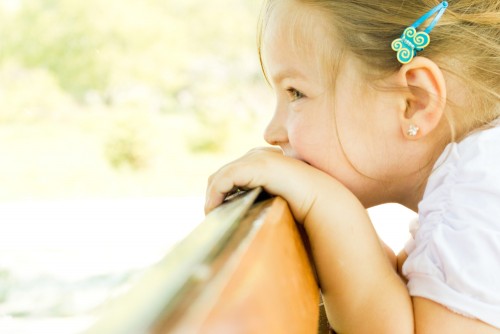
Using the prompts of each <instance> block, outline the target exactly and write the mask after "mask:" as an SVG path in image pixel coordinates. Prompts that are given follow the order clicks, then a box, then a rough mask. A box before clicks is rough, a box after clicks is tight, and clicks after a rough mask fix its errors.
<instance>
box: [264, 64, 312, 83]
mask: <svg viewBox="0 0 500 334" xmlns="http://www.w3.org/2000/svg"><path fill="white" fill-rule="evenodd" d="M285 78H294V79H295V78H299V79H305V78H306V77H305V75H303V74H302V73H300V72H299V71H297V70H293V69H290V68H286V69H283V70H280V71H278V72H277V73H275V74H274V75H271V79H272V81H273V82H274V83H276V84H279V83H281V82H282V81H283V80H284V79H285Z"/></svg>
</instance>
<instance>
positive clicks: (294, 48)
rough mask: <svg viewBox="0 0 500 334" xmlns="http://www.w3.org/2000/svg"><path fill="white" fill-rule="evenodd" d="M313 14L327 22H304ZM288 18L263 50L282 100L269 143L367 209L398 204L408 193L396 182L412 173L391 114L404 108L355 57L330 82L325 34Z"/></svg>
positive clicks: (275, 26)
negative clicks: (367, 76)
mask: <svg viewBox="0 0 500 334" xmlns="http://www.w3.org/2000/svg"><path fill="white" fill-rule="evenodd" d="M280 9H283V8H280ZM285 10H286V8H285ZM288 10H294V9H293V8H288ZM295 10H297V9H295ZM276 12H278V10H276ZM287 14H288V13H287ZM309 14H310V15H317V16H318V17H317V18H312V20H313V21H314V22H315V23H318V22H320V20H321V17H319V16H320V13H314V12H311V13H308V14H303V15H309ZM286 16H287V15H282V14H274V15H273V16H272V17H271V19H270V21H269V24H268V26H267V29H266V31H265V35H264V40H263V45H262V50H263V64H264V67H265V70H266V74H267V76H268V78H269V81H270V82H271V85H272V87H273V90H274V92H275V94H276V109H275V112H274V116H273V118H272V120H271V122H270V123H269V125H268V127H267V129H266V131H265V135H264V137H265V139H266V141H267V142H268V143H270V144H272V145H279V146H280V147H281V148H282V149H283V151H284V153H285V155H287V156H291V157H293V158H296V159H299V160H302V161H304V162H306V163H308V164H310V165H312V166H314V167H316V168H318V169H320V170H323V171H324V172H326V173H328V174H330V175H332V176H333V177H335V178H336V179H338V180H339V181H340V182H342V183H343V184H344V185H345V186H346V187H348V188H349V189H350V190H351V191H352V192H353V193H354V194H355V195H356V196H357V197H358V198H359V199H360V200H361V201H362V203H363V204H364V205H365V206H366V207H369V206H373V205H376V204H380V203H383V202H388V201H398V196H400V194H399V192H400V191H401V187H400V186H398V184H399V183H398V182H394V180H399V179H403V176H404V175H405V173H406V171H404V166H403V163H402V162H401V156H400V154H399V153H400V152H398V148H399V147H400V145H398V142H399V141H402V140H403V136H402V135H401V130H400V127H399V123H398V116H397V113H395V112H392V110H394V109H395V108H396V107H400V106H396V105H395V103H400V102H395V101H394V100H396V99H393V98H391V93H390V92H387V91H385V92H382V90H376V89H374V88H372V87H370V86H369V85H367V84H366V82H365V81H364V80H363V78H362V75H361V73H360V71H359V70H358V69H359V68H360V64H358V62H357V60H356V59H355V58H354V57H353V56H349V55H346V56H345V57H343V60H342V62H341V65H340V68H339V71H337V72H338V73H337V77H335V78H331V77H330V76H333V73H332V72H333V71H332V70H329V69H325V68H324V67H325V66H322V62H321V60H319V59H318V58H321V57H322V55H321V52H322V51H320V47H321V46H318V44H319V43H328V42H327V41H326V40H327V39H328V38H327V37H325V36H327V34H326V32H325V29H322V28H321V24H315V25H306V21H305V20H300V19H299V20H294V21H291V20H287V19H286ZM309 19H311V18H309ZM289 22H293V24H292V23H289ZM312 27H313V28H312ZM314 43H316V45H315V44H314ZM332 79H333V80H332ZM330 82H334V87H332V84H331V83H330ZM394 141H396V142H394ZM406 174H407V173H406ZM389 180H391V182H389Z"/></svg>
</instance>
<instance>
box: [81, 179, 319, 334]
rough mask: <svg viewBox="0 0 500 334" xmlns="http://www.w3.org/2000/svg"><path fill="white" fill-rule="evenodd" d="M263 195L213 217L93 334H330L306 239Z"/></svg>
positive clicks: (283, 207) (255, 193)
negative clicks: (323, 314) (323, 317)
mask: <svg viewBox="0 0 500 334" xmlns="http://www.w3.org/2000/svg"><path fill="white" fill-rule="evenodd" d="M259 195H262V194H261V191H260V189H254V190H252V191H249V192H247V193H245V194H243V195H241V196H238V197H237V198H235V199H233V200H230V201H228V202H226V203H224V204H223V205H221V206H220V207H219V208H217V209H216V210H214V211H213V212H212V213H210V214H209V215H208V216H207V217H206V219H205V220H204V221H203V222H202V223H201V224H200V225H199V226H198V227H197V228H196V229H195V230H194V231H193V232H192V233H191V234H190V235H189V236H188V237H187V238H186V239H185V240H183V241H182V242H181V243H179V244H178V245H177V246H176V247H175V248H174V249H173V251H172V252H170V253H169V254H168V255H167V256H166V257H165V258H164V259H163V260H162V261H161V262H160V263H158V264H157V265H156V266H154V267H153V268H151V269H150V270H149V271H147V272H146V273H145V274H144V276H143V277H142V279H141V280H140V281H139V282H138V283H137V284H136V285H135V286H134V287H133V288H132V289H131V290H130V291H129V292H128V293H127V294H126V295H124V296H123V297H122V298H120V299H117V300H116V301H114V302H113V303H112V304H111V305H110V307H109V309H108V312H106V314H104V315H103V316H102V317H101V318H100V319H99V320H98V321H97V322H96V324H95V325H94V326H93V327H92V328H90V330H88V331H87V334H115V333H116V334H127V333H130V334H141V333H155V334H156V333H175V334H177V333H182V334H184V333H189V334H191V333H217V334H219V333H231V334H233V333H245V334H246V333H287V334H288V333H301V334H307V333H319V332H325V331H327V329H326V327H325V326H324V321H323V322H322V321H320V312H321V309H320V307H319V303H320V296H319V289H318V285H317V283H316V280H315V275H314V272H313V268H312V266H311V264H310V260H309V257H308V252H307V250H306V248H307V247H305V246H304V245H305V243H304V240H305V239H304V238H303V237H302V236H303V234H301V233H300V230H299V227H298V226H297V225H296V224H295V222H294V220H293V217H292V215H291V214H290V211H289V209H288V206H287V203H286V202H285V201H284V200H283V199H281V198H279V197H274V198H267V199H264V200H262V199H259Z"/></svg>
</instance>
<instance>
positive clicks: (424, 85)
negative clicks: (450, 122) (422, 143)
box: [398, 57, 446, 139]
mask: <svg viewBox="0 0 500 334" xmlns="http://www.w3.org/2000/svg"><path fill="white" fill-rule="evenodd" d="M398 81H400V83H402V84H403V85H404V86H405V87H407V88H408V91H409V94H408V95H407V96H406V106H407V108H406V110H404V111H402V112H401V113H400V124H401V130H402V132H403V135H404V136H405V137H406V138H408V139H419V138H422V137H425V136H426V135H428V134H429V133H430V132H432V130H434V129H435V128H436V127H437V126H438V124H439V121H440V120H441V118H442V117H443V115H444V110H445V107H446V82H445V79H444V76H443V72H442V71H441V69H440V68H439V67H438V66H437V65H436V63H434V62H433V61H432V60H430V59H428V58H425V57H415V58H413V60H412V61H411V62H409V63H408V64H405V65H403V66H402V67H401V69H400V70H399V72H398ZM412 130H413V131H412Z"/></svg>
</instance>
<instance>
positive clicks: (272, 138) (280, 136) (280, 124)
mask: <svg viewBox="0 0 500 334" xmlns="http://www.w3.org/2000/svg"><path fill="white" fill-rule="evenodd" d="M264 139H265V141H266V142H268V143H269V144H271V145H280V144H282V143H286V142H288V133H287V129H286V113H285V112H282V111H280V110H279V106H277V107H276V110H275V112H274V115H273V118H272V119H271V121H270V122H269V124H268V125H267V127H266V130H265V132H264Z"/></svg>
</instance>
